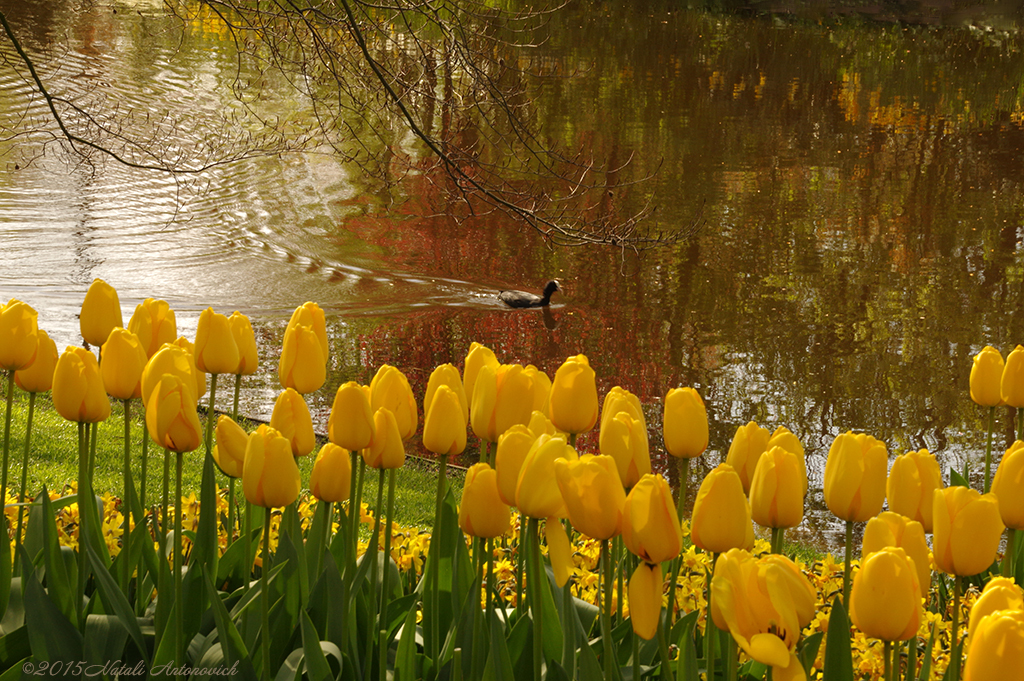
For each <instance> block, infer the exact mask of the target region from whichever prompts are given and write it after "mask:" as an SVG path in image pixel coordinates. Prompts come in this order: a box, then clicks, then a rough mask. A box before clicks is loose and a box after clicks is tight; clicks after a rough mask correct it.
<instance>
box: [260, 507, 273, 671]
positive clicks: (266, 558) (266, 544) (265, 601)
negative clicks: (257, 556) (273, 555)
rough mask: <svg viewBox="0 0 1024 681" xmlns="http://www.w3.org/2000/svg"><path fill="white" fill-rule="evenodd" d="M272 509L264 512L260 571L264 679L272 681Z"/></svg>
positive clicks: (261, 644)
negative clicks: (269, 578)
mask: <svg viewBox="0 0 1024 681" xmlns="http://www.w3.org/2000/svg"><path fill="white" fill-rule="evenodd" d="M271 510H272V509H270V508H267V509H264V512H263V569H262V570H260V601H261V608H260V609H261V615H262V618H263V622H262V624H263V626H262V631H263V633H262V636H261V641H260V646H261V648H262V652H263V678H264V679H266V681H270V679H272V678H273V676H274V675H273V673H272V672H271V670H270V594H269V593H267V588H268V584H269V580H268V578H267V573H268V572H270V570H269V565H270V513H271Z"/></svg>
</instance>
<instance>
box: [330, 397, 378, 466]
mask: <svg viewBox="0 0 1024 681" xmlns="http://www.w3.org/2000/svg"><path fill="white" fill-rule="evenodd" d="M369 392H370V391H369V388H364V387H363V386H361V385H359V384H358V383H356V382H355V381H349V382H348V383H345V384H344V385H342V386H341V387H340V388H338V392H336V393H335V394H334V404H333V405H332V406H331V416H330V418H329V419H328V420H327V435H328V437H330V439H331V442H333V443H334V444H336V445H338V446H339V447H344V448H345V449H348V450H351V451H359V450H362V449H366V448H367V447H369V446H370V444H371V443H372V442H373V435H374V427H373V413H372V412H371V411H370V395H369Z"/></svg>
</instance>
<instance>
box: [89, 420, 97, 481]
mask: <svg viewBox="0 0 1024 681" xmlns="http://www.w3.org/2000/svg"><path fill="white" fill-rule="evenodd" d="M89 433H90V435H89V436H90V438H91V439H90V440H89V489H90V490H91V489H92V477H93V473H94V472H95V471H96V446H97V444H99V441H100V424H99V423H90V424H89Z"/></svg>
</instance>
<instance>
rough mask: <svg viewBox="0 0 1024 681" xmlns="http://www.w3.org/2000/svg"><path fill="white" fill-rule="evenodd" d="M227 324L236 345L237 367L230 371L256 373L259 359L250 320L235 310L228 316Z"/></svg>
mask: <svg viewBox="0 0 1024 681" xmlns="http://www.w3.org/2000/svg"><path fill="white" fill-rule="evenodd" d="M228 326H230V327H231V336H232V337H233V338H234V339H235V345H236V346H237V347H238V367H237V368H236V369H235V370H234V371H232V372H231V373H233V374H239V375H241V376H248V375H249V374H254V373H256V370H257V369H258V368H259V363H260V359H259V353H258V352H257V350H256V334H255V333H254V332H253V330H252V322H250V321H249V318H248V317H246V316H245V315H244V314H242V313H241V312H239V311H238V310H235V311H234V313H232V315H231V316H230V317H228Z"/></svg>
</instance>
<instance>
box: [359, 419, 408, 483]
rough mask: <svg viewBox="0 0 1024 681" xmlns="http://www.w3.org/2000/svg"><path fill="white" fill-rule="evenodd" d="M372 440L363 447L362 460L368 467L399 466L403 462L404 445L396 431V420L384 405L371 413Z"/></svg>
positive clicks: (400, 435)
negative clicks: (373, 433)
mask: <svg viewBox="0 0 1024 681" xmlns="http://www.w3.org/2000/svg"><path fill="white" fill-rule="evenodd" d="M373 424H374V432H375V433H376V435H374V438H373V442H372V443H371V444H370V446H369V447H367V448H365V449H363V461H365V462H366V465H367V466H369V467H370V468H388V469H390V468H401V467H402V465H403V464H404V463H405V445H404V444H403V443H402V434H401V433H400V432H398V420H397V419H395V415H394V414H392V413H391V411H390V410H389V409H387V408H385V407H381V408H380V409H378V410H377V411H376V413H374V415H373Z"/></svg>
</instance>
